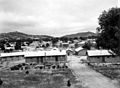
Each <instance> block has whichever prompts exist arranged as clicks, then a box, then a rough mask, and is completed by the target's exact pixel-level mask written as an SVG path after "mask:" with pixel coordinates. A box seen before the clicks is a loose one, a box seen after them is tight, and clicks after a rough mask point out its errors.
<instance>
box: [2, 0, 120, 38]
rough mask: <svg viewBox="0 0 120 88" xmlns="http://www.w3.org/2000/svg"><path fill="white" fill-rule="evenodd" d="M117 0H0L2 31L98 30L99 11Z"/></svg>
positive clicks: (60, 32) (59, 33) (63, 32)
mask: <svg viewBox="0 0 120 88" xmlns="http://www.w3.org/2000/svg"><path fill="white" fill-rule="evenodd" d="M117 4H118V3H117V0H0V33H4V32H5V33H6V32H13V31H19V32H24V33H27V34H37V35H52V36H63V35H66V34H73V33H78V32H86V31H92V32H96V27H98V17H99V15H100V14H101V13H102V11H103V10H108V9H109V8H111V7H116V6H117Z"/></svg>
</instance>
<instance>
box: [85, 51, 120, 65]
mask: <svg viewBox="0 0 120 88" xmlns="http://www.w3.org/2000/svg"><path fill="white" fill-rule="evenodd" d="M87 60H88V61H89V62H90V63H120V57H119V56H117V55H116V54H114V53H113V52H112V51H110V50H88V51H87Z"/></svg>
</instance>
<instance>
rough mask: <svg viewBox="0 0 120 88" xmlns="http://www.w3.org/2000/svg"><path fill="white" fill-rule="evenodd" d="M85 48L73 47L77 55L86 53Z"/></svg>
mask: <svg viewBox="0 0 120 88" xmlns="http://www.w3.org/2000/svg"><path fill="white" fill-rule="evenodd" d="M86 51H87V50H86V49H84V48H82V47H78V48H76V49H75V55H79V56H85V55H86Z"/></svg>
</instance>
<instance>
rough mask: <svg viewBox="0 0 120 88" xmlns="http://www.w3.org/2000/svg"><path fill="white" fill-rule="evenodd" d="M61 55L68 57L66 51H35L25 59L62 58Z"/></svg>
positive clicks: (26, 54) (26, 55)
mask: <svg viewBox="0 0 120 88" xmlns="http://www.w3.org/2000/svg"><path fill="white" fill-rule="evenodd" d="M60 55H66V51H65V50H62V51H59V50H51V51H33V52H28V53H25V57H39V56H60Z"/></svg>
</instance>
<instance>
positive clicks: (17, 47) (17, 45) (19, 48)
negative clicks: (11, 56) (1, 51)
mask: <svg viewBox="0 0 120 88" xmlns="http://www.w3.org/2000/svg"><path fill="white" fill-rule="evenodd" d="M15 49H16V50H21V41H20V40H18V41H17V42H16V44H15Z"/></svg>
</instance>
